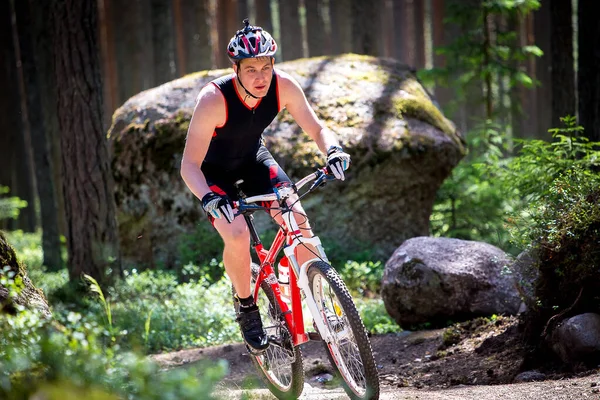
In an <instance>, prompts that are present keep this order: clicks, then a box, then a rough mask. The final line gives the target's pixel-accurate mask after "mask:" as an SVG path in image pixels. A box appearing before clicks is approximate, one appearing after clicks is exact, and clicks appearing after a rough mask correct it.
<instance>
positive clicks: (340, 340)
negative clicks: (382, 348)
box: [307, 261, 379, 400]
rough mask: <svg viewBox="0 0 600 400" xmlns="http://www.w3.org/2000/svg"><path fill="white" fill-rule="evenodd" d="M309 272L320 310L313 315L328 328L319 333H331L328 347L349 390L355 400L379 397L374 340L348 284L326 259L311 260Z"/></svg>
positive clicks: (331, 358) (325, 334) (313, 293)
mask: <svg viewBox="0 0 600 400" xmlns="http://www.w3.org/2000/svg"><path fill="white" fill-rule="evenodd" d="M307 274H308V282H309V286H310V291H311V294H312V296H313V298H314V300H315V302H316V304H317V309H318V313H319V315H318V316H313V317H314V318H320V319H321V320H322V321H323V322H324V324H325V327H326V329H327V330H328V332H319V333H320V334H321V337H323V338H325V337H327V336H330V337H331V340H330V341H328V342H327V341H326V342H325V347H326V348H327V350H328V355H329V358H330V360H331V363H332V365H333V366H334V367H335V368H336V369H337V373H338V375H339V376H340V377H341V378H342V380H343V386H344V389H345V390H346V393H347V394H348V396H350V398H351V399H353V400H376V399H378V398H379V375H378V373H377V368H376V365H375V360H374V358H373V351H372V349H371V343H370V341H369V337H368V336H367V332H366V330H365V327H364V325H363V323H362V320H361V318H360V315H359V313H358V311H357V309H356V306H355V305H354V301H353V300H352V297H351V296H350V293H349V292H348V289H347V288H346V285H345V284H344V282H343V281H342V279H341V278H340V276H339V275H338V273H337V272H336V271H335V269H333V267H332V266H331V265H329V264H327V263H326V262H323V261H316V262H313V263H312V264H310V265H309V266H308V269H307ZM327 333H328V334H329V335H327Z"/></svg>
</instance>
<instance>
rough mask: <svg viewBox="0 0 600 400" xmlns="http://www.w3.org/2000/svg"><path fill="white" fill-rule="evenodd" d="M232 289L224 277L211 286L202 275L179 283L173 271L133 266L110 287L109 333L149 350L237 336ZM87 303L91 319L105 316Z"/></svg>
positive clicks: (97, 305) (130, 345)
mask: <svg viewBox="0 0 600 400" xmlns="http://www.w3.org/2000/svg"><path fill="white" fill-rule="evenodd" d="M230 291H231V282H230V281H229V280H228V279H225V278H223V279H221V280H219V281H218V282H216V283H214V284H212V285H209V283H208V282H207V281H206V280H204V279H199V280H197V281H196V280H194V279H191V280H190V281H189V282H184V283H182V282H179V281H178V280H177V276H176V275H175V273H174V272H168V271H151V270H146V271H143V272H140V273H138V272H137V271H132V272H130V273H129V274H128V276H127V277H126V279H125V280H124V281H118V282H117V283H116V284H115V286H114V287H112V288H110V289H109V293H110V295H109V296H107V297H108V299H107V300H106V301H107V302H109V309H110V310H111V312H112V325H113V327H114V329H113V330H112V331H111V333H113V334H114V335H115V340H116V341H117V342H118V343H120V344H121V345H122V346H123V347H126V348H140V347H144V349H145V351H147V352H157V351H168V350H178V349H182V348H186V347H205V346H210V345H216V344H221V343H226V342H230V341H236V340H239V329H238V326H237V323H236V322H235V315H234V312H233V305H232V302H231V298H230V296H229V293H230ZM87 306H88V308H89V313H91V314H90V315H91V316H92V318H93V319H94V320H95V321H100V322H104V321H106V318H107V311H106V310H107V306H105V305H104V304H103V303H102V302H99V303H98V302H90V303H89V304H88V305H87ZM109 328H110V326H109Z"/></svg>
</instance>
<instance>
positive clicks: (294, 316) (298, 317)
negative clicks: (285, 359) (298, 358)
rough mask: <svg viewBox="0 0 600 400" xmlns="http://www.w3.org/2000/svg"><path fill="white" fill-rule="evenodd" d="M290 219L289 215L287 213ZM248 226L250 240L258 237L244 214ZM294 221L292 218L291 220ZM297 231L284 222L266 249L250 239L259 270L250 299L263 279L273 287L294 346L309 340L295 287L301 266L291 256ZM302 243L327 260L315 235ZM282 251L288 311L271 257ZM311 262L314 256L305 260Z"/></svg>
mask: <svg viewBox="0 0 600 400" xmlns="http://www.w3.org/2000/svg"><path fill="white" fill-rule="evenodd" d="M285 214H290V215H291V214H292V212H291V211H287V212H285V213H284V215H285ZM291 218H293V216H291ZM246 219H247V222H248V226H249V227H250V231H251V234H252V232H253V231H254V233H253V234H252V236H253V240H254V239H255V235H256V239H257V238H258V234H256V230H255V228H254V224H253V223H252V221H251V220H249V219H250V218H249V217H246ZM294 222H295V221H294ZM300 234H301V232H300V230H299V229H297V230H295V231H291V230H290V229H288V228H287V225H285V224H284V226H282V227H280V228H279V230H278V231H277V234H276V235H275V239H273V243H272V244H271V247H270V248H269V249H268V250H267V249H265V248H264V247H263V245H262V243H261V242H260V240H254V244H253V247H254V251H255V252H256V255H257V256H258V258H259V260H260V273H259V275H258V278H257V280H256V284H255V286H254V288H252V289H253V295H254V299H257V298H258V293H259V289H260V285H261V284H262V282H263V281H265V282H266V283H267V284H269V286H271V288H272V289H273V293H274V294H275V298H276V299H277V303H278V304H279V307H280V309H281V311H282V312H283V315H284V317H285V319H286V322H287V324H288V327H289V329H290V333H291V334H292V341H293V343H294V346H298V345H300V344H302V343H306V342H308V341H309V340H310V339H309V337H308V335H307V333H306V330H305V327H304V314H303V310H302V298H301V297H302V296H301V292H300V288H299V287H298V274H299V271H301V268H300V267H299V266H298V261H297V258H296V255H295V248H296V247H297V246H298V244H299V240H300V239H299V238H298V237H299V236H300ZM301 240H302V242H303V243H308V244H312V245H313V246H315V248H316V249H317V251H318V252H319V255H320V257H321V258H323V259H325V260H326V259H327V258H326V256H325V253H324V251H323V249H322V246H321V242H320V240H319V238H318V237H312V238H302V239H301ZM281 249H283V250H284V253H285V255H284V257H287V259H288V262H289V265H290V274H289V276H290V283H289V286H290V302H291V310H290V307H289V306H288V303H286V302H285V301H283V300H282V298H281V289H280V287H279V280H278V279H277V276H276V274H275V269H274V267H273V266H274V265H275V260H276V258H277V255H278V254H279V252H280V251H281ZM312 261H314V259H311V260H309V262H312Z"/></svg>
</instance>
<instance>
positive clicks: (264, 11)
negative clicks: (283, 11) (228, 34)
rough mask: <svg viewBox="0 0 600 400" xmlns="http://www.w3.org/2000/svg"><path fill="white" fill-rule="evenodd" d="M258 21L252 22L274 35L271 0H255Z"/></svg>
mask: <svg viewBox="0 0 600 400" xmlns="http://www.w3.org/2000/svg"><path fill="white" fill-rule="evenodd" d="M254 8H255V12H256V22H252V23H253V24H256V25H258V26H260V27H262V28H263V29H264V30H266V31H267V32H269V33H270V34H271V35H273V16H272V14H271V0H254Z"/></svg>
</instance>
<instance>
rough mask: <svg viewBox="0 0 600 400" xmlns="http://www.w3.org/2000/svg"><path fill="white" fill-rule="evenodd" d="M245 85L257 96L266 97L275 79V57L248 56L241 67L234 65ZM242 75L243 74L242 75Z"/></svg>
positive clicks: (241, 63)
mask: <svg viewBox="0 0 600 400" xmlns="http://www.w3.org/2000/svg"><path fill="white" fill-rule="evenodd" d="M233 67H234V71H235V72H236V73H237V75H238V78H239V79H241V81H242V83H243V84H244V87H245V88H246V89H248V91H249V92H250V93H252V94H253V95H254V96H256V97H264V96H266V95H267V92H268V91H269V86H270V85H271V80H272V79H273V59H272V58H271V57H258V58H247V59H245V60H242V61H241V62H240V65H239V67H237V66H236V65H234V66H233ZM240 75H241V76H240Z"/></svg>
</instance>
